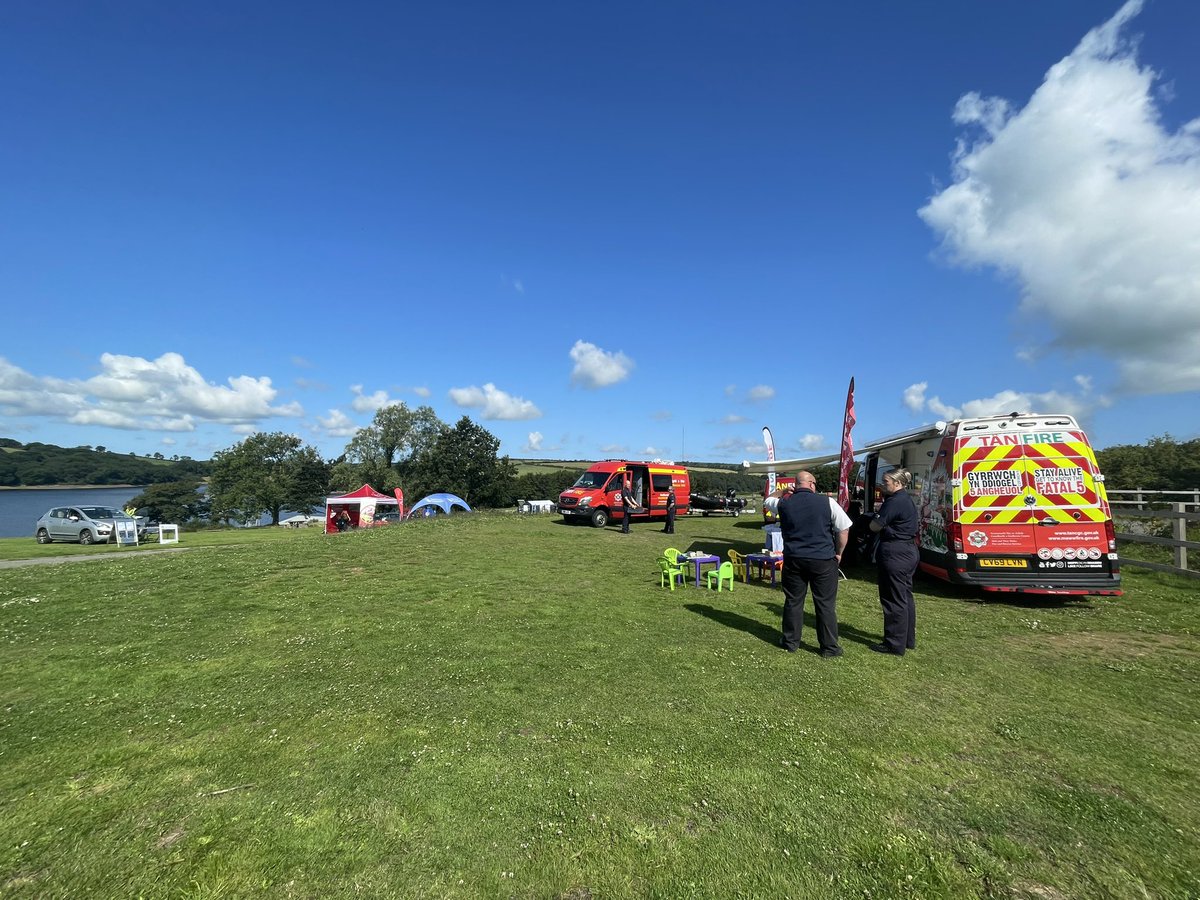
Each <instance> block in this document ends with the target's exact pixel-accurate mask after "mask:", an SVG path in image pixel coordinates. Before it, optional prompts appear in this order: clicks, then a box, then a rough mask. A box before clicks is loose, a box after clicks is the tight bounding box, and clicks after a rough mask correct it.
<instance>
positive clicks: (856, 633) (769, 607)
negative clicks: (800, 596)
mask: <svg viewBox="0 0 1200 900" xmlns="http://www.w3.org/2000/svg"><path fill="white" fill-rule="evenodd" d="M759 606H761V607H762V608H763V609H765V610H766V611H767V612H769V613H771V615H773V616H778V617H779V618H780V620H781V621H782V619H783V604H782V603H770V602H768V603H760V604H759ZM882 624H883V619H882V618H880V626H881V628H882ZM804 627H805V628H816V627H817V619H816V616H814V615H813V614H812V613H810V612H808V611H805V613H804ZM814 633H815V632H814ZM879 640H880V636H879V634H878V633H876V634H868V633H867V632H865V631H860V630H859V629H857V628H855V627H854V626H853V625H847V624H846V623H845V622H842V621H840V620H839V621H838V641H839V642H845V641H851V642H853V643H855V644H862V645H863V646H864V647H868V646H870V645H871V644H878V643H879Z"/></svg>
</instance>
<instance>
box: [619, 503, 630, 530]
mask: <svg viewBox="0 0 1200 900" xmlns="http://www.w3.org/2000/svg"><path fill="white" fill-rule="evenodd" d="M621 513H622V515H621V531H622V532H623V533H624V534H629V507H628V506H623V507H621Z"/></svg>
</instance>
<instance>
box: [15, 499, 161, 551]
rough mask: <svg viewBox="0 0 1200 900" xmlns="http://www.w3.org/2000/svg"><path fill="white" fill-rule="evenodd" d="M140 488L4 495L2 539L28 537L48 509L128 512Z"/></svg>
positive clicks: (31, 536) (31, 535)
mask: <svg viewBox="0 0 1200 900" xmlns="http://www.w3.org/2000/svg"><path fill="white" fill-rule="evenodd" d="M143 490H145V488H140V487H97V488H17V489H15V490H11V491H0V537H6V538H7V537H27V538H29V539H30V540H33V527H34V525H36V524H37V520H38V519H39V518H40V517H41V515H42V513H44V512H45V511H46V510H48V509H53V508H54V507H56V506H83V505H85V504H86V505H90V506H111V507H114V508H115V509H124V508H125V504H126V503H128V502H129V501H130V500H132V499H133V498H134V497H136V496H137V495H138V494H140V493H141V492H142V491H143Z"/></svg>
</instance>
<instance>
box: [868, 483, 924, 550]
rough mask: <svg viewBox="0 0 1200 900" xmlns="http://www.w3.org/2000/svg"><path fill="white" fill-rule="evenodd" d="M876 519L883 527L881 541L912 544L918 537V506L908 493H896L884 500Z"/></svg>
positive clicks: (880, 534)
mask: <svg viewBox="0 0 1200 900" xmlns="http://www.w3.org/2000/svg"><path fill="white" fill-rule="evenodd" d="M875 519H876V521H878V522H879V524H880V525H882V526H883V528H882V529H881V530H880V532H879V540H881V541H908V542H909V543H911V542H912V541H913V540H915V539H916V537H917V506H916V504H915V503H913V501H912V497H910V496H908V491H896V493H894V494H892V495H891V496H889V497H888V498H887V499H886V500H884V501H883V506H881V507H879V512H878V513H876V515H875Z"/></svg>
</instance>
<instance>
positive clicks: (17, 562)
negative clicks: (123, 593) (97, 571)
mask: <svg viewBox="0 0 1200 900" xmlns="http://www.w3.org/2000/svg"><path fill="white" fill-rule="evenodd" d="M187 549H189V548H187V547H168V548H166V549H163V550H142V551H139V552H138V553H137V554H136V556H137V558H139V559H140V558H141V557H143V556H152V555H154V554H156V553H182V552H183V551H185V550H187ZM132 558H134V557H133V555H131V554H127V553H87V554H79V555H75V556H44V557H42V558H40V559H0V569H19V568H20V567H21V566H53V565H57V564H58V563H71V562H92V561H93V560H97V559H132Z"/></svg>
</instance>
